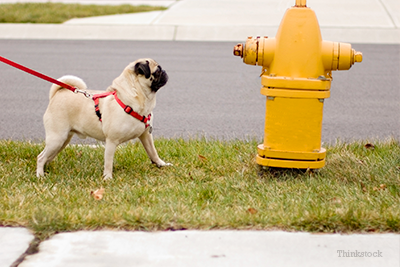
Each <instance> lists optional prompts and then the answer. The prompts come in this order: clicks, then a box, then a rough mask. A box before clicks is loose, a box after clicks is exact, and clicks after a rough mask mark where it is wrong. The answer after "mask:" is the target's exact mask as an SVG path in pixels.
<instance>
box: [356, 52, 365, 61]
mask: <svg viewBox="0 0 400 267" xmlns="http://www.w3.org/2000/svg"><path fill="white" fill-rule="evenodd" d="M362 60H363V56H362V53H361V52H355V53H354V62H362Z"/></svg>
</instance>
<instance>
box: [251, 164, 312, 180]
mask: <svg viewBox="0 0 400 267" xmlns="http://www.w3.org/2000/svg"><path fill="white" fill-rule="evenodd" d="M317 171H318V170H315V169H297V168H276V167H265V166H259V170H258V177H259V178H261V179H279V180H291V179H298V178H301V177H306V176H309V175H310V174H313V173H315V172H317Z"/></svg>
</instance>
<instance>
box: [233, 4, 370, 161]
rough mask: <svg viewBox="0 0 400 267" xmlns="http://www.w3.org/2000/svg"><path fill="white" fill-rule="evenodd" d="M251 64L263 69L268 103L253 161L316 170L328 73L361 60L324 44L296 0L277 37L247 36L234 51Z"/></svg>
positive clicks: (345, 47) (311, 16) (344, 46)
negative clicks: (255, 156) (263, 128)
mask: <svg viewBox="0 0 400 267" xmlns="http://www.w3.org/2000/svg"><path fill="white" fill-rule="evenodd" d="M233 53H234V55H235V56H241V57H242V58H243V62H244V63H246V64H249V65H256V64H257V65H258V66H262V73H261V84H262V87H261V94H263V95H265V96H266V97H267V99H266V116H265V130H264V143H263V144H261V145H259V146H258V155H257V163H258V164H259V165H262V166H269V167H280V168H299V169H308V168H310V169H318V168H321V167H323V166H324V165H325V156H326V150H325V149H324V148H322V147H321V132H322V113H323V104H324V100H325V99H326V98H328V97H329V96H330V91H329V89H330V87H331V81H332V72H331V71H332V70H348V69H350V67H351V66H352V65H353V64H354V62H361V61H362V53H361V52H356V51H355V50H354V49H352V48H351V44H348V43H337V42H330V41H323V40H322V37H321V31H320V28H319V24H318V20H317V17H316V15H315V13H314V11H313V10H312V9H310V8H308V7H307V6H306V0H296V5H295V6H294V7H291V8H289V9H288V10H287V11H286V13H285V15H284V17H283V19H282V21H281V24H280V26H279V29H278V32H277V34H276V36H275V38H268V37H248V39H247V41H246V44H245V45H244V46H243V45H242V44H238V45H236V46H235V48H234V51H233Z"/></svg>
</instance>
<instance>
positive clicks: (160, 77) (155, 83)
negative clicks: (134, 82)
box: [135, 60, 168, 92]
mask: <svg viewBox="0 0 400 267" xmlns="http://www.w3.org/2000/svg"><path fill="white" fill-rule="evenodd" d="M135 73H136V75H138V74H141V75H144V77H146V79H150V81H151V86H150V88H151V91H153V92H157V91H158V89H160V88H161V87H163V86H164V85H165V84H166V83H167V81H168V75H167V73H166V72H165V70H163V69H162V68H161V66H160V65H158V67H157V69H156V70H155V71H154V72H153V73H151V70H150V66H149V62H148V61H147V60H146V63H142V62H138V63H136V65H135Z"/></svg>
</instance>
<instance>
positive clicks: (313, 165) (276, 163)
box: [256, 155, 325, 169]
mask: <svg viewBox="0 0 400 267" xmlns="http://www.w3.org/2000/svg"><path fill="white" fill-rule="evenodd" d="M256 161H257V164H258V165H261V166H266V167H277V168H290V169H320V168H322V167H324V166H325V159H323V160H318V161H309V160H287V159H273V158H263V157H261V156H260V155H257V158H256Z"/></svg>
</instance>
